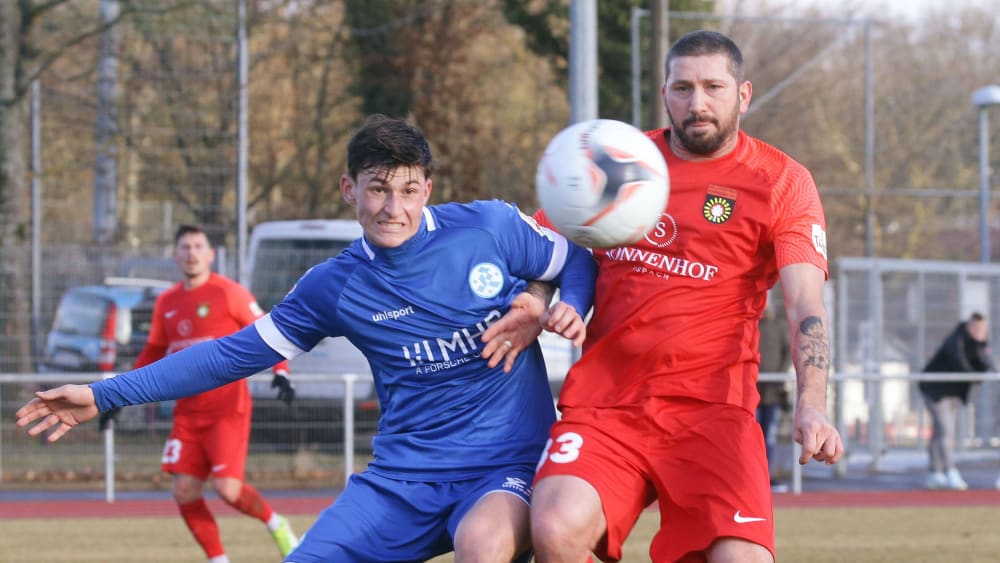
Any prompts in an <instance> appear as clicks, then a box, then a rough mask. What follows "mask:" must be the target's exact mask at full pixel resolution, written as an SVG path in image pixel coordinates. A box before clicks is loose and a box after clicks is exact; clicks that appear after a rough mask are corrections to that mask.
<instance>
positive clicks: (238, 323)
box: [135, 273, 288, 416]
mask: <svg viewBox="0 0 1000 563" xmlns="http://www.w3.org/2000/svg"><path fill="white" fill-rule="evenodd" d="M262 314H263V311H261V309H260V307H259V306H257V300H256V299H254V297H253V295H252V294H251V293H250V291H249V290H247V289H246V288H245V287H243V286H242V285H240V284H238V283H236V282H235V281H233V280H231V279H229V278H226V277H223V276H220V275H218V274H215V273H213V274H211V276H209V278H208V281H206V282H205V283H203V284H202V285H200V286H198V287H196V288H194V289H190V290H188V289H185V288H184V283H183V282H179V283H178V284H177V285H175V286H173V287H171V288H170V289H168V290H167V291H165V292H163V293H162V294H160V296H159V297H157V299H156V304H155V305H154V306H153V324H152V326H151V327H150V329H149V340H148V341H147V342H146V347H145V348H143V350H142V353H141V354H139V358H138V359H137V360H136V362H135V367H137V368H138V367H142V366H144V365H147V364H151V363H153V362H155V361H157V360H159V359H160V358H162V357H164V356H166V355H167V354H172V353H174V352H177V351H178V350H183V349H184V348H187V347H188V346H192V345H194V344H197V343H199V342H204V341H206V340H213V339H216V338H220V337H223V336H227V335H229V334H232V333H234V332H236V331H237V330H239V329H241V328H243V327H245V326H247V325H249V324H251V323H253V322H254V321H255V320H256V319H257V317H260V316H261V315H262ZM279 369H284V370H287V369H288V367H287V364H286V363H285V362H281V363H279V364H277V365H275V370H279ZM250 405H251V401H250V389H249V387H248V386H247V382H246V380H245V379H241V380H239V381H234V382H232V383H229V384H227V385H224V386H222V387H219V388H217V389H212V390H211V391H206V392H204V393H200V394H198V395H194V396H192V397H186V398H183V399H178V401H177V406H176V407H175V408H174V414H175V415H196V416H204V415H211V416H219V415H225V414H237V413H248V412H249V411H250Z"/></svg>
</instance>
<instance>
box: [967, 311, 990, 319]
mask: <svg viewBox="0 0 1000 563" xmlns="http://www.w3.org/2000/svg"><path fill="white" fill-rule="evenodd" d="M969 320H970V321H985V320H986V317H984V316H983V314H982V313H980V312H979V311H976V312H974V313H972V314H971V315H969Z"/></svg>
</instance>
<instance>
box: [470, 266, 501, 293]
mask: <svg viewBox="0 0 1000 563" xmlns="http://www.w3.org/2000/svg"><path fill="white" fill-rule="evenodd" d="M469 287H470V288H472V292H473V293H475V294H476V295H478V296H480V297H482V298H483V299H489V298H491V297H496V295H497V294H498V293H500V290H501V289H503V272H502V271H500V268H499V267H497V265H496V264H491V263H489V262H480V263H479V264H476V265H475V266H473V267H472V271H471V272H469Z"/></svg>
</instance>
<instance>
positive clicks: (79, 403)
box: [17, 326, 282, 442]
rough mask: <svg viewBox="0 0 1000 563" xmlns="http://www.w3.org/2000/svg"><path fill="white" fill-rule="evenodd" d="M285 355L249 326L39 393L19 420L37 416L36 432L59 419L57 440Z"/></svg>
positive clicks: (229, 378) (235, 376)
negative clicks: (121, 410)
mask: <svg viewBox="0 0 1000 563" xmlns="http://www.w3.org/2000/svg"><path fill="white" fill-rule="evenodd" d="M281 359H282V357H281V355H280V354H278V353H277V352H275V351H274V350H272V349H271V347H270V346H268V345H267V344H266V343H265V342H264V340H263V339H262V338H261V337H260V334H259V333H258V332H257V329H256V328H255V327H252V326H250V327H246V328H244V329H242V330H240V331H239V332H236V333H233V334H231V335H229V336H226V337H225V338H220V339H217V340H212V341H209V342H202V343H200V344H196V345H194V346H192V347H190V348H186V349H184V350H181V351H180V352H177V353H176V354H171V355H169V356H167V357H165V358H163V359H162V360H160V361H157V362H153V363H152V364H150V365H148V366H144V367H141V368H138V369H134V370H132V371H129V372H126V373H123V374H121V375H119V376H117V377H112V378H111V379H104V380H101V381H97V382H94V383H91V384H90V385H63V386H62V387H58V388H56V389H52V390H49V391H41V392H38V393H36V394H35V398H34V399H32V400H31V401H30V402H28V403H27V404H26V405H25V406H24V407H22V408H21V409H20V410H18V411H17V423H18V426H22V427H23V426H27V425H28V424H30V423H31V422H33V421H36V420H39V421H40V422H39V423H38V424H36V425H35V426H33V427H32V428H31V429H30V430H29V431H28V433H29V434H30V435H32V436H34V435H37V434H38V433H40V432H42V431H44V430H47V429H48V428H51V427H53V426H56V425H57V424H61V426H60V427H59V428H58V429H56V431H55V432H54V433H53V434H52V435H51V436H49V441H53V442H54V441H55V440H58V439H59V438H61V437H62V436H63V434H65V433H66V432H68V431H69V430H70V429H71V428H73V427H74V426H76V425H77V424H80V423H82V422H86V421H88V420H90V419H92V418H94V417H96V416H97V415H98V414H99V413H101V412H108V411H110V410H112V409H115V408H118V407H124V406H128V405H138V404H142V403H151V402H155V401H164V400H169V399H179V398H181V397H189V396H191V395H196V394H198V393H202V392H204V391H208V390H209V389H214V388H216V387H221V386H223V385H225V384H227V383H230V382H232V381H235V380H237V379H241V378H243V377H247V376H250V375H253V374H255V373H257V372H258V371H260V370H261V369H263V368H265V367H268V366H271V365H274V364H275V363H277V362H278V361H280V360H281Z"/></svg>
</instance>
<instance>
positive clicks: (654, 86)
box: [649, 0, 670, 129]
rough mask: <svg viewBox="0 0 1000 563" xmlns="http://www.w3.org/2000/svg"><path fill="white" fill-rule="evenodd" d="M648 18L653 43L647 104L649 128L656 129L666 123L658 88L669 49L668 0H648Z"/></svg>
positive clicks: (662, 78) (661, 85)
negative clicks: (648, 100)
mask: <svg viewBox="0 0 1000 563" xmlns="http://www.w3.org/2000/svg"><path fill="white" fill-rule="evenodd" d="M650 6H651V10H650V20H651V22H652V24H653V25H652V27H653V45H652V47H653V48H652V50H651V51H652V52H651V54H650V57H649V82H650V87H649V88H650V93H651V94H652V95H651V96H650V100H652V101H651V103H650V104H649V128H650V129H658V128H660V127H664V126H666V124H667V113H666V111H664V110H663V102H662V101H661V100H662V99H663V98H662V96H661V94H660V88H662V87H663V80H664V70H663V63H664V62H665V61H666V59H667V52H668V51H669V50H670V2H669V0H652V1H651V2H650Z"/></svg>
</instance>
